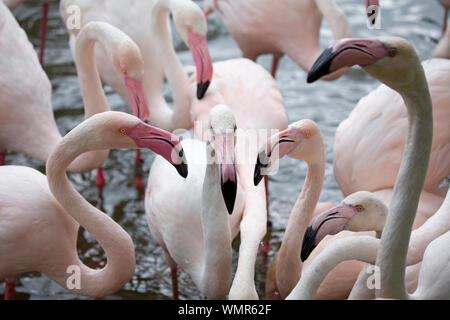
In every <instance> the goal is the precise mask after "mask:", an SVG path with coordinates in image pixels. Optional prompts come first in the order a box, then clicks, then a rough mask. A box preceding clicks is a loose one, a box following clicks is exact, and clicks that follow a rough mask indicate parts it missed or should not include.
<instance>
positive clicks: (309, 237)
mask: <svg viewBox="0 0 450 320" xmlns="http://www.w3.org/2000/svg"><path fill="white" fill-rule="evenodd" d="M356 213H357V211H356V209H355V208H353V207H351V206H349V205H347V204H344V203H341V204H339V205H337V206H336V207H334V208H331V209H329V210H327V211H324V212H322V213H321V214H319V215H317V216H315V217H314V218H313V219H312V220H311V223H310V224H309V226H308V228H307V229H306V232H305V235H304V237H303V244H302V251H301V254H300V257H301V259H302V261H305V260H306V259H307V258H308V257H309V255H310V254H311V252H312V251H313V250H314V248H315V247H316V246H317V245H318V244H319V242H320V241H322V239H323V238H325V236H327V235H329V234H330V235H333V234H337V233H339V232H341V231H342V230H344V228H345V226H346V225H347V223H348V221H349V220H350V219H351V218H352V217H353V216H354V215H355V214H356Z"/></svg>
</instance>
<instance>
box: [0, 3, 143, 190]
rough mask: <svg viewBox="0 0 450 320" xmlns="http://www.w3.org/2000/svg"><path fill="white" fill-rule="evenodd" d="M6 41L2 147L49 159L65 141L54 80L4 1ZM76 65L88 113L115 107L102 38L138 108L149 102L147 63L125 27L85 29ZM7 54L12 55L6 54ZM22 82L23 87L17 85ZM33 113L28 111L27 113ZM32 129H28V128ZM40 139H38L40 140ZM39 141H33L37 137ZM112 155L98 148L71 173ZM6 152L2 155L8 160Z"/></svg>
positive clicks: (0, 11) (0, 93)
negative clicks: (96, 52)
mask: <svg viewBox="0 0 450 320" xmlns="http://www.w3.org/2000/svg"><path fill="white" fill-rule="evenodd" d="M0 20H1V21H2V22H3V23H2V27H1V29H0V33H1V36H0V46H1V48H2V49H3V54H2V57H4V59H2V60H0V69H1V70H2V74H5V75H8V76H7V77H2V78H1V79H0V81H1V83H0V97H1V103H0V111H1V113H2V115H3V116H2V117H1V119H0V150H3V151H4V150H13V151H16V152H21V153H25V154H27V155H29V156H31V157H33V158H36V159H38V160H41V161H43V162H45V161H46V160H47V158H48V156H49V154H50V152H51V150H52V149H53V147H54V146H55V145H56V144H57V143H58V141H60V140H61V136H60V134H59V131H58V128H57V127H56V123H55V119H54V116H53V110H52V106H51V85H50V81H49V79H48V77H47V75H46V74H45V72H44V71H43V70H42V67H41V66H40V65H39V62H38V60H37V57H36V54H35V53H34V50H33V48H32V46H31V44H30V42H29V41H28V39H27V38H26V35H25V32H24V31H23V30H22V29H21V28H20V27H19V25H18V24H17V21H16V20H15V19H14V17H13V16H12V14H11V12H10V11H9V10H8V9H7V8H6V7H5V5H4V4H3V3H0ZM77 42H78V46H79V49H78V50H77V51H76V67H77V70H78V73H79V80H80V88H81V93H82V96H83V102H84V109H85V117H90V116H91V115H93V114H95V113H99V112H103V111H107V110H109V105H108V103H107V101H106V97H105V95H104V92H103V90H102V88H101V85H100V81H99V78H98V74H97V72H96V71H95V70H93V69H92V67H95V61H94V60H93V45H94V43H97V42H99V43H100V44H101V45H102V46H103V48H104V50H105V51H106V52H108V54H109V55H110V56H111V57H112V58H113V60H112V61H113V62H112V63H113V67H114V70H115V72H117V73H118V74H119V75H121V76H122V78H123V79H124V80H123V81H125V82H126V85H127V87H128V93H129V94H130V97H131V99H133V101H139V103H134V110H135V112H136V113H138V112H139V110H145V109H146V108H147V106H146V105H145V101H144V99H142V98H139V97H142V95H143V91H142V89H141V87H142V86H139V84H140V83H141V82H142V72H143V71H142V70H143V62H142V58H141V56H140V52H139V49H138V48H137V47H136V45H135V44H134V43H133V42H132V40H131V39H130V38H129V37H127V36H126V35H125V34H123V33H122V32H121V31H120V30H118V29H116V28H114V27H112V26H109V25H107V24H106V23H92V24H89V25H86V26H85V28H83V30H81V31H80V37H79V39H77ZM6 58H7V59H6ZM17 83H20V87H17V85H16V84H17ZM24 115H27V116H24ZM25 128H26V129H25ZM36 139H37V140H36ZM32 141H33V142H32ZM107 156H108V151H107V150H104V151H102V152H97V153H95V157H82V158H80V159H77V160H76V161H75V162H74V163H72V164H71V165H70V166H69V171H71V172H86V171H89V170H92V169H94V168H99V167H100V166H101V165H102V164H103V162H104V161H105V160H106V158H107ZM4 160H5V152H3V153H2V156H1V157H0V164H4ZM96 184H97V186H98V187H99V193H100V195H101V189H102V187H103V185H104V178H103V171H102V169H101V167H100V168H99V170H98V175H97V178H96Z"/></svg>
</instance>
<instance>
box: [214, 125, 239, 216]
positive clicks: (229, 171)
mask: <svg viewBox="0 0 450 320" xmlns="http://www.w3.org/2000/svg"><path fill="white" fill-rule="evenodd" d="M214 145H215V146H216V154H217V161H218V163H219V167H220V183H221V188H222V196H223V199H224V200H225V205H226V207H227V210H228V213H229V214H231V213H232V212H233V209H234V203H235V201H236V193H237V178H236V168H235V165H234V132H233V133H224V134H214Z"/></svg>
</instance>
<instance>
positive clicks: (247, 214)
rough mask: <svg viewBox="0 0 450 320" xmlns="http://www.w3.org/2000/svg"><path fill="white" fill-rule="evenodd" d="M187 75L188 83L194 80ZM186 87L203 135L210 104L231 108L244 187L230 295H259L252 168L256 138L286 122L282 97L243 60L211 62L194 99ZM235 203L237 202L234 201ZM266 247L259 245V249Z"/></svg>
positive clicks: (263, 217) (259, 232)
mask: <svg viewBox="0 0 450 320" xmlns="http://www.w3.org/2000/svg"><path fill="white" fill-rule="evenodd" d="M194 77H195V75H192V77H191V84H190V85H191V88H192V87H193V86H194V85H195V83H194ZM192 92H193V91H192V90H191V101H192V104H191V105H192V107H191V116H192V121H193V122H194V124H195V127H194V131H195V134H196V136H197V137H198V138H199V139H202V140H204V139H205V138H206V137H207V135H206V134H205V131H206V129H207V128H208V126H207V116H208V114H209V112H210V109H211V108H212V106H214V105H216V104H219V103H222V104H225V105H227V106H228V107H230V108H231V109H232V110H233V113H234V115H235V118H236V125H237V128H238V129H239V130H238V132H237V135H236V170H237V176H238V182H239V186H240V187H241V188H242V190H243V206H242V210H239V211H235V213H234V214H233V215H232V222H231V228H232V236H233V238H234V237H235V236H236V235H237V234H238V233H239V232H240V239H241V243H240V247H239V260H238V266H237V270H236V273H235V276H234V279H233V283H232V286H231V289H230V293H229V298H230V299H258V295H257V292H256V288H255V280H254V277H255V273H254V272H255V262H256V256H257V253H258V248H259V246H260V244H261V241H262V240H263V238H264V236H265V234H266V231H267V215H268V211H267V194H266V185H264V184H262V185H259V186H255V185H254V183H253V173H254V166H255V161H256V158H257V155H258V148H257V138H261V136H258V134H260V133H261V132H263V134H265V136H264V137H263V138H264V139H267V138H268V137H270V135H271V132H272V131H271V130H277V131H279V130H284V129H285V128H286V127H287V114H286V110H285V108H284V103H283V98H282V96H281V92H280V89H279V88H278V86H277V84H276V82H275V80H274V79H273V77H271V75H270V73H269V72H267V71H266V70H265V69H264V68H262V67H261V66H260V65H258V64H256V63H254V62H253V61H251V60H248V59H232V60H226V61H221V62H216V63H214V79H213V81H212V82H211V85H210V88H209V90H208V93H207V94H206V95H205V97H204V98H203V99H202V100H201V101H199V100H197V99H195V98H194V97H193V94H192ZM238 207H240V206H238ZM265 248H266V249H267V246H265V245H264V244H263V246H262V249H263V250H264V249H265Z"/></svg>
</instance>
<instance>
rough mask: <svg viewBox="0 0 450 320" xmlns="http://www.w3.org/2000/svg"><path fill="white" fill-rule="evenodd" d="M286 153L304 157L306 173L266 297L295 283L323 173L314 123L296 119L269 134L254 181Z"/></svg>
mask: <svg viewBox="0 0 450 320" xmlns="http://www.w3.org/2000/svg"><path fill="white" fill-rule="evenodd" d="M285 155H288V156H289V157H291V158H295V159H299V160H305V161H306V162H307V164H308V173H307V176H306V180H305V184H304V186H303V188H302V192H301V194H300V195H299V197H298V198H297V201H296V203H295V205H294V207H293V208H292V211H291V214H290V216H289V221H288V224H287V227H286V231H285V234H284V237H283V241H282V244H281V247H280V249H279V251H278V252H277V253H276V255H275V257H274V259H273V260H272V262H271V264H270V267H269V270H268V275H267V280H266V297H268V298H271V299H274V298H278V297H279V296H280V297H282V298H284V297H286V296H287V295H288V294H289V292H290V291H291V290H292V289H293V287H294V286H295V284H296V283H297V282H298V280H299V277H300V274H301V269H302V262H301V261H300V259H299V258H298V253H299V252H300V248H301V243H302V239H303V235H304V233H305V230H306V227H307V224H308V222H309V220H310V219H311V217H312V215H313V212H314V208H315V207H316V205H317V202H318V200H319V196H320V191H321V190H322V184H323V179H324V175H325V146H324V143H323V138H322V133H321V131H320V129H319V127H318V126H317V125H316V124H315V122H313V121H311V120H300V121H297V122H295V123H293V124H291V125H289V127H288V129H286V130H284V131H282V132H280V133H279V134H275V135H273V136H272V137H271V138H270V139H269V141H268V142H267V144H266V146H265V147H264V150H263V151H261V152H260V153H259V155H258V160H257V162H256V165H255V167H254V168H255V169H254V183H255V185H257V184H258V183H259V182H260V180H261V179H262V174H261V169H262V168H264V167H270V166H271V165H272V163H273V162H274V161H276V160H277V158H278V157H279V158H282V157H284V156H285Z"/></svg>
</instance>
